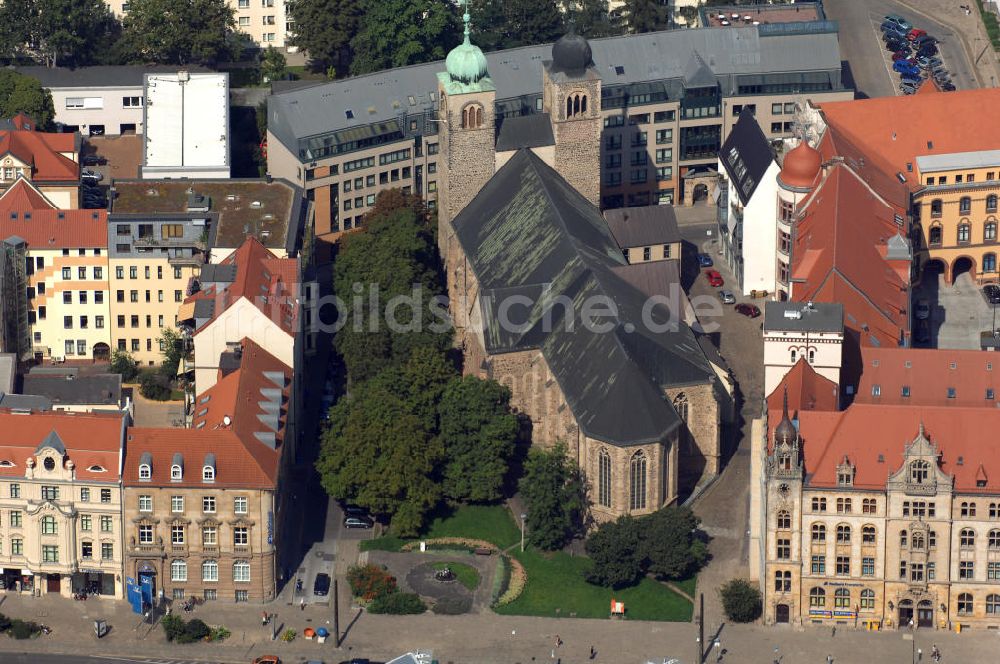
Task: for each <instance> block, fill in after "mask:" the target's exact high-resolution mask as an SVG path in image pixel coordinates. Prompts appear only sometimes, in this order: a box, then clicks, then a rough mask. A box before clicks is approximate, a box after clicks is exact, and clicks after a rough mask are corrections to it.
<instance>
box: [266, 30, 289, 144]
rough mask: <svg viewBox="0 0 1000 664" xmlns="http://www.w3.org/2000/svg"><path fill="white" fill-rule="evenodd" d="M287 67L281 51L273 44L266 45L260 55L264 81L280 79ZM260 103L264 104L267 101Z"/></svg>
mask: <svg viewBox="0 0 1000 664" xmlns="http://www.w3.org/2000/svg"><path fill="white" fill-rule="evenodd" d="M287 67H288V61H287V60H285V56H284V55H283V54H282V53H281V51H279V50H278V49H276V48H274V47H273V46H268V47H267V50H266V51H264V54H263V55H262V56H261V57H260V73H261V75H262V76H263V77H264V82H265V83H267V82H269V81H280V80H281V79H283V78H285V75H286V73H287ZM261 103H262V104H266V103H267V102H261ZM265 109H266V106H265ZM265 112H266V111H265ZM265 128H266V127H265Z"/></svg>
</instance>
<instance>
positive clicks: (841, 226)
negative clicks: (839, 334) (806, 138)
mask: <svg viewBox="0 0 1000 664" xmlns="http://www.w3.org/2000/svg"><path fill="white" fill-rule="evenodd" d="M802 212H803V216H802V218H801V219H800V221H799V222H798V223H797V234H796V236H795V243H794V246H793V251H792V281H793V282H795V284H794V287H793V290H792V295H793V298H794V299H795V301H797V302H806V301H813V302H840V303H842V304H843V305H844V327H845V328H849V329H852V330H854V331H855V332H856V333H857V334H858V335H859V336H860V338H861V344H862V345H863V346H865V345H879V346H896V345H898V344H899V343H900V341H901V340H902V339H903V338H904V337H905V335H906V332H907V330H908V325H909V317H908V314H907V310H908V309H909V302H908V300H909V294H908V290H907V284H906V283H905V282H904V281H903V279H902V278H901V277H900V274H899V273H898V272H897V271H896V270H895V269H894V267H893V266H892V265H890V264H889V261H887V260H886V258H885V246H886V243H887V242H888V241H889V240H890V238H892V237H893V236H894V235H896V233H897V232H898V230H899V226H897V224H896V221H895V214H896V212H895V208H893V207H892V206H890V205H888V204H887V203H886V201H885V200H884V199H882V198H881V197H880V196H878V195H877V194H876V193H875V192H873V191H872V189H871V188H869V187H868V186H867V185H866V183H865V182H864V181H863V180H862V179H861V178H860V177H858V175H857V174H856V173H855V172H854V171H853V169H851V168H848V167H847V166H846V165H844V164H838V165H835V166H834V167H833V168H832V169H831V171H830V173H829V174H828V175H827V177H826V179H825V180H824V181H823V182H822V183H821V185H820V186H819V187H818V188H817V191H816V192H814V193H813V194H812V195H811V196H810V197H809V198H808V199H806V201H805V203H804V207H803V208H802Z"/></svg>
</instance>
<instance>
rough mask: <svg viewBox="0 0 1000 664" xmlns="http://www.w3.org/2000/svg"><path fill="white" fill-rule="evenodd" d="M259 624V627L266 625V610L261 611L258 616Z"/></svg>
mask: <svg viewBox="0 0 1000 664" xmlns="http://www.w3.org/2000/svg"><path fill="white" fill-rule="evenodd" d="M260 626H261V627H266V626H267V611H265V612H264V613H262V614H261V616H260Z"/></svg>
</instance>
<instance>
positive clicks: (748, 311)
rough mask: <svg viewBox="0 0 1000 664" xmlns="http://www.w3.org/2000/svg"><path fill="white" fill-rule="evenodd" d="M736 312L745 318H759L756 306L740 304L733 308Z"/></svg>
mask: <svg viewBox="0 0 1000 664" xmlns="http://www.w3.org/2000/svg"><path fill="white" fill-rule="evenodd" d="M735 309H736V311H738V312H739V313H741V314H743V315H744V316H746V317H747V318H756V317H757V316H760V309H759V308H758V307H757V305H756V304H747V303H746V302H740V303H739V304H737V305H736V307H735Z"/></svg>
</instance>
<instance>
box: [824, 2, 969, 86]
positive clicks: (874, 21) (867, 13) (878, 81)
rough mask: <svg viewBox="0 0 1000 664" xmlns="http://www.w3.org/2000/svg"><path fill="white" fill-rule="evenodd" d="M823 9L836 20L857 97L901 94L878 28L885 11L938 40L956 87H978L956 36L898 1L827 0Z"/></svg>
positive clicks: (897, 75) (941, 54)
mask: <svg viewBox="0 0 1000 664" xmlns="http://www.w3.org/2000/svg"><path fill="white" fill-rule="evenodd" d="M917 4H919V2H918V3H917ZM824 9H825V11H826V14H827V16H828V18H830V19H832V20H836V21H838V22H839V24H840V43H841V53H842V54H844V57H845V58H846V60H847V65H848V67H849V70H850V76H851V78H852V79H853V83H854V86H855V88H856V89H857V91H858V96H859V97H860V98H865V97H888V96H892V95H897V94H901V93H900V91H899V81H900V77H899V74H897V73H896V72H894V71H893V70H892V53H891V52H889V51H886V50H885V48H884V44H883V41H882V31H881V30H880V29H879V26H880V25H881V23H882V20H883V18H884V17H885V16H886V15H888V14H898V15H901V16H903V17H904V18H906V19H907V20H908V21H909V22H910V23H912V24H913V25H914V26H915V27H917V28H920V29H923V30H926V31H927V32H928V33H929V34H931V35H933V36H934V37H936V38H937V39H938V40H940V43H939V44H937V46H938V49H939V51H940V53H939V54H938V57H939V58H941V60H942V61H944V64H945V67H947V69H948V70H949V72H950V73H951V80H952V82H953V83H954V85H955V87H956V88H957V89H959V90H966V89H972V88H976V87H978V86H977V83H976V78H975V76H974V75H973V74H972V66H971V64H970V63H969V60H968V57H967V56H966V54H965V51H964V50H963V48H962V44H961V41H960V37H959V36H958V35H956V34H955V33H954V32H953V31H952V30H950V29H949V28H947V27H945V26H943V25H941V24H940V23H937V22H936V21H934V20H932V19H930V18H928V17H927V16H925V15H922V14H920V13H917V12H914V11H913V10H911V9H910V8H909V7H907V6H905V5H903V4H902V3H899V2H894V1H893V0H866V1H865V2H859V1H858V0H827V2H826V3H824Z"/></svg>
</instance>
